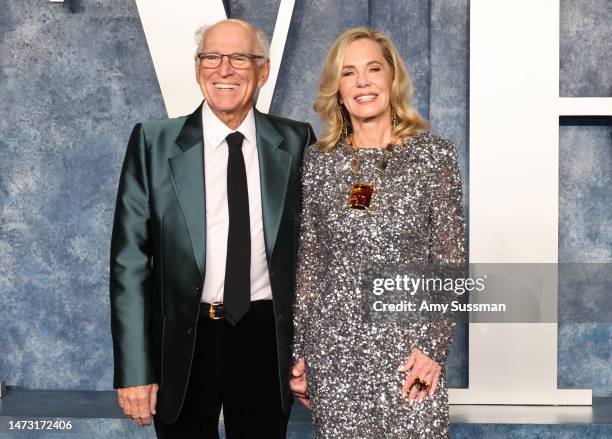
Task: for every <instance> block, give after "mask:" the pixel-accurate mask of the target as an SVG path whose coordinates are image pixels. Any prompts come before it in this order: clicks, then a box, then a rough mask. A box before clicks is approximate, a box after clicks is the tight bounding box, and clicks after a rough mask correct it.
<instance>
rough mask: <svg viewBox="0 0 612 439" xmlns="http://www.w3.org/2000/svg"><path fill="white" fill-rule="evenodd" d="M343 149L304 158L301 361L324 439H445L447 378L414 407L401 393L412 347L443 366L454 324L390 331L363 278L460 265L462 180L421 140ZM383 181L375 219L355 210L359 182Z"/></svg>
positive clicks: (429, 137)
mask: <svg viewBox="0 0 612 439" xmlns="http://www.w3.org/2000/svg"><path fill="white" fill-rule="evenodd" d="M354 153H355V154H356V158H357V159H358V161H359V164H360V166H359V170H358V173H357V174H356V173H355V172H354V171H353V170H352V169H351V168H352V166H351V163H352V159H353V158H352V152H351V147H350V146H349V145H347V144H346V143H345V142H343V141H340V142H339V143H338V145H336V147H335V148H333V149H332V150H331V151H329V152H323V151H321V150H319V149H318V145H313V146H311V147H309V148H308V149H307V150H306V152H305V155H304V164H303V175H302V184H303V200H302V225H301V232H300V247H299V251H298V278H297V298H296V304H295V314H294V316H295V317H294V319H295V320H294V322H295V338H294V347H293V357H294V360H296V361H297V360H298V359H299V358H305V361H306V367H307V379H308V392H309V395H310V401H311V409H312V414H313V424H314V431H315V437H316V438H318V439H322V438H330V439H332V438H333V439H342V438H346V439H379V438H447V437H448V428H449V414H448V392H447V386H446V377H445V369H444V367H443V368H442V376H441V380H440V383H439V386H438V389H437V390H436V392H435V394H434V395H433V396H432V397H429V396H428V397H426V398H425V400H424V401H423V402H422V403H420V404H417V403H415V404H414V405H413V406H410V405H409V404H408V401H407V399H406V397H405V396H404V395H402V394H401V392H400V390H401V387H402V385H403V383H404V381H405V379H406V373H404V372H399V371H398V370H397V369H398V367H399V366H400V365H402V364H404V363H405V361H406V359H407V357H408V355H409V354H410V351H411V349H412V348H413V347H417V348H419V349H421V350H422V351H423V352H424V353H425V354H427V355H429V356H430V357H432V358H433V359H434V360H435V361H437V362H438V363H439V364H441V365H444V363H445V361H446V357H447V354H448V350H449V347H450V343H451V341H452V337H453V333H454V325H455V324H454V322H453V321H452V319H451V318H445V319H438V320H436V321H433V320H432V321H431V322H415V323H412V324H409V325H402V326H398V325H394V324H392V323H385V322H384V321H382V322H380V321H377V322H375V323H373V322H372V321H369V320H368V319H365V318H364V315H363V311H362V308H361V301H360V299H361V298H360V288H359V276H360V272H361V270H362V269H363V268H364V266H365V265H366V264H374V263H376V264H383V265H384V264H395V265H397V264H404V263H412V262H417V263H419V262H425V263H427V262H442V263H462V262H463V261H464V257H465V252H464V245H463V243H464V237H463V210H462V202H461V180H460V175H459V168H458V163H457V153H456V151H455V148H454V146H453V145H452V144H451V143H449V142H448V141H446V140H445V139H443V138H441V137H439V136H436V135H433V134H430V133H422V134H419V135H416V136H414V137H410V138H408V139H407V140H406V141H404V142H403V144H402V145H397V146H396V147H395V148H394V150H393V151H391V153H389V154H388V166H387V168H386V170H385V172H384V174H383V175H382V177H380V176H379V177H380V178H378V177H376V173H377V172H378V171H376V169H375V166H376V164H377V162H378V161H379V160H380V159H381V157H382V155H383V150H382V148H360V149H356V150H355V152H354ZM371 181H375V182H377V183H376V191H375V195H374V198H373V201H372V202H373V205H372V210H371V211H368V212H365V211H358V210H354V209H349V208H348V199H349V196H350V193H351V189H352V185H353V184H354V183H358V182H371Z"/></svg>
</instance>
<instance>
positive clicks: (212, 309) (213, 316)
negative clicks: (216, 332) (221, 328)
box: [208, 302, 223, 320]
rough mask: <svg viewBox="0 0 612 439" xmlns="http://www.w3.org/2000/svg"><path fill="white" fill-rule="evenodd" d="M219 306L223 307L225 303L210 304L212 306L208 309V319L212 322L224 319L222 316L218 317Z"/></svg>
mask: <svg viewBox="0 0 612 439" xmlns="http://www.w3.org/2000/svg"><path fill="white" fill-rule="evenodd" d="M218 305H223V302H213V303H211V304H210V306H209V308H208V317H209V318H210V319H211V320H220V319H222V318H223V317H222V316H218V315H217V314H216V311H217V309H216V308H215V307H216V306H218Z"/></svg>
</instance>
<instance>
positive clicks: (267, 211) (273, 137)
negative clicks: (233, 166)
mask: <svg viewBox="0 0 612 439" xmlns="http://www.w3.org/2000/svg"><path fill="white" fill-rule="evenodd" d="M255 126H256V129H257V153H258V157H259V175H260V180H261V202H262V214H263V226H264V237H265V241H266V255H267V257H268V262H270V257H271V256H272V251H273V250H274V244H275V242H276V237H277V235H278V228H279V225H280V222H281V217H282V215H283V206H284V205H285V196H286V194H287V185H288V184H289V176H290V172H291V161H292V157H291V154H289V153H288V152H286V151H283V150H282V149H280V148H279V146H280V144H281V143H282V141H283V137H282V136H281V135H280V133H279V132H278V131H277V130H276V128H274V126H273V125H272V123H271V122H270V121H269V120H268V118H267V117H266V116H265V115H264V114H262V113H260V112H259V111H257V110H255Z"/></svg>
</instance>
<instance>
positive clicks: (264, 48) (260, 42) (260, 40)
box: [195, 18, 270, 64]
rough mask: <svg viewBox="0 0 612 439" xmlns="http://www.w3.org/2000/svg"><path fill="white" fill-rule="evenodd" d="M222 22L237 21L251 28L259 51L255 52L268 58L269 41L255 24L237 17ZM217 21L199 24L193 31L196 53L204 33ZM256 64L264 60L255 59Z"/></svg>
mask: <svg viewBox="0 0 612 439" xmlns="http://www.w3.org/2000/svg"><path fill="white" fill-rule="evenodd" d="M223 21H224V22H229V23H237V24H240V25H241V26H244V27H245V28H247V29H249V30H252V31H253V33H254V34H255V40H256V42H257V46H258V47H257V51H258V52H259V53H257V55H262V56H264V57H265V58H270V43H268V37H266V34H265V33H264V32H263V31H262V30H261V29H260V28H258V27H257V26H255V25H253V24H251V23H249V22H247V21H244V20H239V19H237V18H230V19H227V20H223ZM218 23H221V22H217V23H215V24H211V25H209V24H206V25H204V26H200V27H199V28H198V29H197V30H196V32H195V42H196V45H197V49H196V55H197V54H198V52H199V51H200V49H201V48H202V43H203V42H204V40H205V39H206V34H207V33H208V31H209V30H211V29H212V28H213V27H214V26H215V25H217V24H218ZM257 61H258V64H262V63H263V61H264V60H261V59H259V60H257Z"/></svg>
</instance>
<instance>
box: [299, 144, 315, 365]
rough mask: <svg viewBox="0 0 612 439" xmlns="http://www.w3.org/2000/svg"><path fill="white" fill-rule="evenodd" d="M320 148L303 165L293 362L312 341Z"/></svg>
mask: <svg viewBox="0 0 612 439" xmlns="http://www.w3.org/2000/svg"><path fill="white" fill-rule="evenodd" d="M318 154H320V153H319V152H318V144H316V143H315V144H314V145H311V146H309V147H307V148H306V150H305V152H304V160H303V162H302V201H301V216H300V217H301V221H300V236H299V244H298V259H297V279H296V298H295V304H294V312H293V315H294V336H293V349H292V355H293V360H294V361H298V360H299V359H300V358H303V357H304V356H305V353H304V350H305V346H306V343H307V340H308V329H309V325H310V322H311V320H310V308H311V306H310V304H311V298H312V294H313V286H314V285H315V284H316V266H315V249H316V247H317V235H316V228H315V218H314V216H313V215H314V210H313V206H312V201H313V197H312V196H309V194H311V193H312V191H313V190H315V185H316V164H315V159H316V156H317V155H318Z"/></svg>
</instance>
